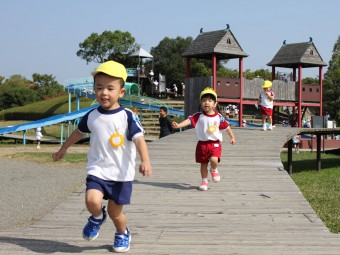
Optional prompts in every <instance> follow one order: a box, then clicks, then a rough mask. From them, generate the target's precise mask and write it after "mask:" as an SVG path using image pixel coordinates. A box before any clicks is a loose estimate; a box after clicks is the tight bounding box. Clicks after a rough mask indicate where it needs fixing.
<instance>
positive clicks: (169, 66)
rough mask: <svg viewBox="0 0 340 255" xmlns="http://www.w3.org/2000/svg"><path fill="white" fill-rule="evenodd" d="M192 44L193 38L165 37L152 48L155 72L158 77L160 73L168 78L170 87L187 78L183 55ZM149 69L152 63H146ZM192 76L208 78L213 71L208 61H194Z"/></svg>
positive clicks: (191, 64)
mask: <svg viewBox="0 0 340 255" xmlns="http://www.w3.org/2000/svg"><path fill="white" fill-rule="evenodd" d="M191 43H192V37H187V38H182V37H179V36H178V37H176V38H175V39H171V38H169V37H165V38H164V39H163V40H162V41H160V42H159V44H158V45H157V46H156V47H153V48H151V55H153V57H154V69H155V70H154V72H155V74H156V77H157V75H158V74H159V73H161V74H162V75H165V76H166V82H167V84H168V86H170V85H172V84H180V83H181V82H183V81H184V78H185V58H183V57H182V54H183V53H184V52H185V50H186V49H187V48H188V47H189V46H190V44H191ZM146 65H147V67H148V68H150V65H151V63H150V62H146ZM190 66H191V70H190V72H191V76H192V77H195V76H207V75H208V74H209V73H210V74H211V71H210V70H211V69H210V70H209V67H207V66H206V61H201V60H196V59H192V60H191V62H190Z"/></svg>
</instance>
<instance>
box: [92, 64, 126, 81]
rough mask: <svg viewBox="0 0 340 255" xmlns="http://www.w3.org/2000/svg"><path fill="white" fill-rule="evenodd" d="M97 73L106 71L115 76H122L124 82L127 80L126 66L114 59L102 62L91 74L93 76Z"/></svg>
mask: <svg viewBox="0 0 340 255" xmlns="http://www.w3.org/2000/svg"><path fill="white" fill-rule="evenodd" d="M97 73H105V74H107V75H110V76H113V77H117V78H122V79H123V80H124V82H126V78H127V72H126V69H125V67H124V66H123V65H122V64H120V63H118V62H115V61H113V60H109V61H106V62H104V63H102V64H100V65H99V66H98V67H97V68H96V70H94V71H93V72H92V73H91V74H92V76H95V75H96V74H97Z"/></svg>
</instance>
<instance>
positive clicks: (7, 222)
mask: <svg viewBox="0 0 340 255" xmlns="http://www.w3.org/2000/svg"><path fill="white" fill-rule="evenodd" d="M59 147H60V145H55V146H50V145H48V146H47V145H42V146H41V150H37V148H36V145H1V146H0V183H1V185H0V193H1V200H0V208H1V210H0V230H6V229H12V228H17V227H22V226H25V225H27V224H30V223H32V222H34V221H36V220H38V219H40V218H41V217H43V216H44V215H46V214H47V213H49V212H50V211H51V210H52V209H53V208H54V207H55V206H57V205H58V204H59V203H60V202H62V201H63V200H65V199H66V198H67V197H68V196H69V195H70V194H71V193H72V192H74V191H76V190H78V189H79V187H81V186H82V185H83V184H84V182H85V177H86V172H85V169H84V166H85V164H83V165H66V164H62V163H59V162H53V161H52V159H51V163H46V164H45V163H44V164H42V163H36V162H32V161H29V160H24V159H20V158H17V157H13V156H12V155H15V154H16V153H21V152H39V151H41V152H50V153H51V154H52V153H53V152H56V151H57V150H58V149H59ZM87 150H88V146H74V147H71V148H70V149H69V153H77V152H79V153H86V152H87Z"/></svg>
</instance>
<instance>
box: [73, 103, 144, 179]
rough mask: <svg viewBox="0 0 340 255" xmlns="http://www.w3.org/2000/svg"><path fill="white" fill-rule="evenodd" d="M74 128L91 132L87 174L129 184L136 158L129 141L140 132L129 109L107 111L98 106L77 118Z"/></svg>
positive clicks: (137, 121) (132, 144)
mask: <svg viewBox="0 0 340 255" xmlns="http://www.w3.org/2000/svg"><path fill="white" fill-rule="evenodd" d="M78 129H79V131H80V132H82V133H91V138H90V149H89V152H88V154H87V165H86V171H87V174H88V175H93V176H96V177H98V178H100V179H103V180H107V181H133V179H134V176H135V159H136V147H135V144H134V142H133V140H134V139H136V138H137V137H139V136H143V133H144V130H143V128H142V126H141V124H140V122H139V120H138V117H137V116H136V115H135V114H134V113H133V112H132V111H131V110H129V109H125V108H124V107H120V108H118V109H115V110H108V111H107V110H104V109H103V108H101V107H98V108H97V109H94V110H91V111H90V112H88V113H87V114H86V115H85V116H84V117H83V118H82V119H81V121H80V122H79V124H78Z"/></svg>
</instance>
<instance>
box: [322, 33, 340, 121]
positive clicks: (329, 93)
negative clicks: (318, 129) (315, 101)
mask: <svg viewBox="0 0 340 255" xmlns="http://www.w3.org/2000/svg"><path fill="white" fill-rule="evenodd" d="M323 103H324V111H326V112H328V113H329V114H330V117H331V119H334V120H336V122H337V124H340V36H338V39H337V41H336V43H335V44H334V47H333V54H332V58H331V60H330V61H329V66H328V70H327V72H326V73H325V77H324V93H323Z"/></svg>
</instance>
